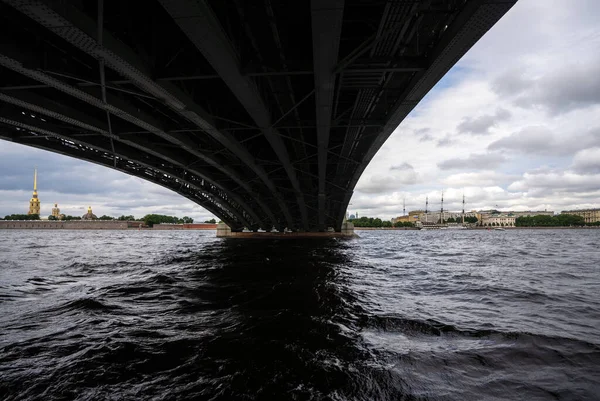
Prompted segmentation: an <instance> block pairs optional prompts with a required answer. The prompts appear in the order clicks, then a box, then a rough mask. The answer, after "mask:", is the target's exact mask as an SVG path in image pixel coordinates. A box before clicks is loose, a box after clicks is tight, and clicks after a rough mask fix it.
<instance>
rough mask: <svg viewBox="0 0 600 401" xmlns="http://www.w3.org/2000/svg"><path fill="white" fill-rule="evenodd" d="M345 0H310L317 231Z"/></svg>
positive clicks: (321, 214) (323, 197) (322, 212)
mask: <svg viewBox="0 0 600 401" xmlns="http://www.w3.org/2000/svg"><path fill="white" fill-rule="evenodd" d="M343 14H344V0H325V1H323V0H312V1H311V17H312V42H313V63H314V71H315V74H314V77H315V104H316V120H317V146H318V159H319V175H318V180H319V184H318V185H319V189H318V196H319V198H318V205H319V206H318V207H319V218H318V222H319V231H324V230H326V229H327V227H326V226H325V202H326V193H325V190H326V189H325V184H326V182H327V180H326V176H327V148H328V147H329V132H330V130H331V116H332V109H333V95H334V92H335V80H336V77H335V74H334V71H333V69H334V67H335V65H336V63H337V59H338V49H339V44H340V37H341V34H342V17H343Z"/></svg>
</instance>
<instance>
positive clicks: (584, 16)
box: [0, 0, 600, 220]
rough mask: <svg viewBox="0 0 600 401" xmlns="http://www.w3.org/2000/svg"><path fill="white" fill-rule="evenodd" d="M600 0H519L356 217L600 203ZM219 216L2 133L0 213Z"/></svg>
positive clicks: (415, 125) (389, 162)
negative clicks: (57, 210) (37, 204)
mask: <svg viewBox="0 0 600 401" xmlns="http://www.w3.org/2000/svg"><path fill="white" fill-rule="evenodd" d="M598 21H600V1H598V0H570V1H565V0H519V2H518V3H517V5H516V6H515V7H513V8H512V10H511V11H510V12H509V13H508V14H507V15H506V16H505V17H504V18H503V19H502V20H501V21H500V22H499V23H498V24H496V26H494V28H493V29H492V30H491V31H490V32H488V33H487V35H485V36H484V37H483V38H482V39H481V40H480V41H479V42H478V43H477V44H476V45H475V46H474V47H473V48H472V49H471V50H470V51H469V52H468V53H467V55H466V56H465V57H464V58H463V59H462V60H461V61H460V62H459V63H458V64H457V65H456V66H455V67H454V68H453V69H452V70H451V71H450V72H449V73H448V75H446V77H444V79H443V80H442V81H440V82H439V83H438V85H437V86H436V87H435V88H434V89H433V90H432V91H431V92H430V93H429V94H428V95H427V97H426V98H425V99H423V101H422V102H421V103H420V104H419V106H418V107H417V108H416V109H415V110H414V111H413V112H412V113H411V115H410V116H409V117H408V118H407V119H406V120H405V121H404V122H403V123H402V124H401V125H400V127H398V129H396V131H395V132H394V134H393V135H392V136H391V137H390V139H389V140H388V141H387V142H386V144H385V145H384V146H383V147H382V149H381V150H380V151H379V153H378V154H377V155H376V156H375V158H374V159H373V161H372V163H371V164H370V165H369V167H368V168H367V169H366V170H365V173H364V174H363V176H362V178H361V179H360V181H359V183H358V185H357V188H356V190H355V192H354V197H353V199H352V201H351V205H350V207H349V212H350V213H356V212H357V211H358V212H359V213H360V215H361V216H373V217H375V216H379V217H382V218H386V219H389V218H391V217H393V216H397V215H400V214H402V201H403V199H406V209H407V211H408V210H413V209H417V208H423V207H424V206H425V197H426V196H429V202H430V208H433V209H438V208H439V206H440V205H439V199H440V193H441V191H442V190H444V193H445V196H444V198H445V199H444V200H445V209H447V210H448V209H449V210H460V209H461V205H460V202H461V199H462V194H463V192H464V194H465V196H466V200H467V209H468V210H471V209H486V208H499V209H504V210H508V209H512V210H532V209H535V210H543V209H548V210H554V211H560V210H565V209H570V208H587V207H600V50H599V49H600V26H599V25H598ZM34 165H37V166H38V168H39V170H40V172H39V175H40V179H39V184H38V189H39V195H40V199H41V202H42V215H43V216H47V215H49V214H50V211H51V208H52V204H53V203H54V202H58V203H59V206H60V207H61V210H62V212H63V213H66V214H73V215H82V214H84V213H85V209H86V208H87V206H88V205H91V206H92V207H93V210H94V213H96V214H97V215H102V214H108V215H114V216H118V215H121V214H133V215H135V216H138V217H141V216H143V215H145V214H147V213H161V214H171V215H178V216H183V215H188V216H190V217H193V218H194V219H195V220H205V219H208V218H211V217H212V215H211V214H210V213H209V212H207V211H205V210H204V209H203V208H201V207H200V206H197V205H195V204H193V203H192V202H190V201H188V200H187V199H185V198H183V197H180V196H178V195H176V194H173V193H171V192H170V191H168V190H166V189H164V188H161V187H158V186H156V185H153V184H151V183H148V182H146V181H143V180H141V179H139V178H133V177H130V176H127V175H125V174H122V173H119V172H116V171H113V170H110V169H108V168H104V167H100V166H96V165H94V164H90V163H86V162H81V161H78V160H75V159H71V158H68V157H65V156H60V155H56V154H52V153H49V152H44V151H40V150H36V149H32V148H28V147H25V146H21V145H16V144H13V143H10V142H6V141H2V140H0V215H2V216H3V215H6V214H12V213H26V212H27V208H28V201H29V198H30V197H31V187H32V180H33V177H32V175H33V166H34Z"/></svg>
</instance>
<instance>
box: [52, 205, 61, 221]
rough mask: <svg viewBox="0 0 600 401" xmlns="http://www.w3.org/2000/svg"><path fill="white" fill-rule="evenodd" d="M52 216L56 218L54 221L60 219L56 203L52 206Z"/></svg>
mask: <svg viewBox="0 0 600 401" xmlns="http://www.w3.org/2000/svg"><path fill="white" fill-rule="evenodd" d="M52 216H53V217H54V218H56V220H58V219H60V209H59V208H58V203H55V204H54V207H53V208H52Z"/></svg>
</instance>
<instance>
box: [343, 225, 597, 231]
mask: <svg viewBox="0 0 600 401" xmlns="http://www.w3.org/2000/svg"><path fill="white" fill-rule="evenodd" d="M494 228H503V229H505V230H596V229H600V226H584V227H469V228H467V229H468V230H493V229H494ZM354 230H355V231H358V230H365V231H372V230H381V231H404V230H413V231H415V230H420V228H416V227H354ZM450 230H451V231H452V229H450Z"/></svg>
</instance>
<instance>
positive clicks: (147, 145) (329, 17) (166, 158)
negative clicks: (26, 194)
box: [0, 0, 516, 231]
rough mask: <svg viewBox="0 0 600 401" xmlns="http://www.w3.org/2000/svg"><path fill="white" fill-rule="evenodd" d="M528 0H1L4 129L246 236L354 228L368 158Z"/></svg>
mask: <svg viewBox="0 0 600 401" xmlns="http://www.w3.org/2000/svg"><path fill="white" fill-rule="evenodd" d="M515 1H516V0H427V1H425V0H423V1H408V0H389V1H365V0H347V1H344V0H322V1H320V0H313V1H312V2H308V1H295V2H275V1H272V0H264V1H256V2H254V1H252V2H244V1H241V0H229V1H221V0H197V1H186V0H137V1H114V0H98V1H60V0H44V1H41V0H40V1H31V0H28V1H24V0H2V1H1V2H0V38H2V40H1V41H0V137H1V138H3V139H6V140H10V141H13V142H17V143H22V144H25V145H29V146H33V147H37V148H41V149H46V150H49V151H53V152H58V153H61V154H64V155H68V156H72V157H76V158H79V159H82V160H87V161H90V162H94V163H98V164H101V165H105V166H107V167H110V168H114V169H117V170H120V171H124V172H126V173H128V174H131V175H135V176H138V177H141V178H143V179H146V180H149V181H152V182H154V183H157V184H159V185H162V186H164V187H167V188H169V189H172V190H173V191H175V192H177V193H179V194H181V195H183V196H185V197H187V198H189V199H190V200H192V201H194V202H196V203H198V204H199V205H201V206H203V207H204V208H206V209H207V210H209V211H210V212H212V213H214V214H215V215H216V216H218V217H219V218H221V219H222V220H223V221H225V222H226V223H227V224H229V225H230V226H231V227H232V229H233V230H241V229H242V228H243V227H248V228H250V229H254V230H256V229H259V228H264V229H271V228H272V227H276V228H277V229H279V230H283V229H284V228H285V227H287V228H290V229H293V230H304V231H319V230H325V229H327V227H334V228H336V229H337V230H339V228H340V226H341V223H342V220H343V217H344V214H345V210H346V208H347V205H348V202H349V201H350V198H351V196H352V193H353V189H354V187H355V185H356V183H357V181H358V179H359V177H360V175H361V174H362V172H363V171H364V169H365V167H366V166H367V164H368V163H369V162H370V160H371V159H372V158H373V156H374V155H375V153H376V152H377V150H378V149H379V148H380V147H381V146H382V145H383V143H384V142H385V140H386V139H387V138H388V137H389V135H390V134H391V133H392V132H393V130H394V129H396V127H397V126H398V125H399V124H400V122H401V121H402V120H403V119H404V118H405V117H406V115H408V113H409V112H410V111H411V110H412V109H413V108H414V107H415V106H416V104H417V103H418V102H419V101H420V100H421V99H422V98H423V96H425V94H426V93H427V92H428V91H429V90H430V89H431V88H432V87H433V86H434V85H435V83H436V82H437V81H439V79H441V78H442V76H443V75H444V74H445V73H446V72H447V71H448V69H449V68H450V67H452V65H454V64H455V63H456V62H457V61H458V60H459V58H460V57H461V56H462V55H463V54H464V53H465V52H466V51H467V50H468V49H469V48H470V47H471V46H472V45H473V44H474V43H475V42H476V41H477V40H478V39H479V38H480V37H481V36H482V35H483V34H484V33H485V32H486V31H487V30H488V29H490V28H491V27H492V26H493V24H494V23H495V22H496V21H497V20H498V19H499V18H500V17H501V16H502V15H504V13H506V11H508V9H510V7H511V6H512V5H513V4H514V3H515Z"/></svg>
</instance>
